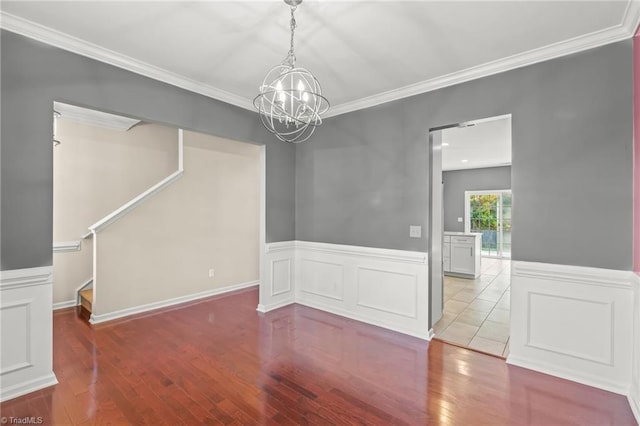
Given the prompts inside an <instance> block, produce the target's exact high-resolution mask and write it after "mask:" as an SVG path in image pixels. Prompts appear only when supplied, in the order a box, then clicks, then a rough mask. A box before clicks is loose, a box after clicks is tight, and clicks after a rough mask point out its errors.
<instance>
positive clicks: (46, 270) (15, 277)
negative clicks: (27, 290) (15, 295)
mask: <svg viewBox="0 0 640 426" xmlns="http://www.w3.org/2000/svg"><path fill="white" fill-rule="evenodd" d="M52 280H53V267H52V266H41V267H37V268H25V269H11V270H7V271H0V289H2V290H7V289H16V288H22V287H31V286H39V285H50V284H51V283H52Z"/></svg>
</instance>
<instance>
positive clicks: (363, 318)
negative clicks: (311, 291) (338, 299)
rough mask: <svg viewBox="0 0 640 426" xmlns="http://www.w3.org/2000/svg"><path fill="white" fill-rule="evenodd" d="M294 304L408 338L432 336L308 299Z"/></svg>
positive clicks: (428, 338)
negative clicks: (407, 336)
mask: <svg viewBox="0 0 640 426" xmlns="http://www.w3.org/2000/svg"><path fill="white" fill-rule="evenodd" d="M295 303H297V304H299V305H304V306H307V307H309V308H314V309H319V310H321V311H325V312H329V313H331V314H334V315H339V316H341V317H345V318H349V319H352V320H356V321H359V322H363V323H366V324H371V325H375V326H377V327H381V328H385V329H387V330H391V331H395V332H397V333H401V334H406V335H409V336H413V337H417V338H419V339H423V340H431V338H432V337H433V334H432V333H429V332H427V333H422V332H419V331H414V330H409V329H407V328H406V327H402V326H396V325H393V324H389V323H388V322H384V321H379V320H378V319H376V318H375V317H373V316H369V315H366V314H364V313H354V312H352V311H349V310H346V309H340V308H336V307H335V306H331V305H328V304H324V303H322V302H319V301H317V300H313V301H312V300H308V299H305V300H299V299H296V301H295Z"/></svg>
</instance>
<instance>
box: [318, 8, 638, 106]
mask: <svg viewBox="0 0 640 426" xmlns="http://www.w3.org/2000/svg"><path fill="white" fill-rule="evenodd" d="M639 21H640V2H638V1H636V0H631V1H630V2H629V3H628V5H627V9H626V10H625V14H624V16H623V19H622V23H621V24H619V25H614V26H612V27H609V28H606V29H603V30H599V31H594V32H592V33H589V34H584V35H581V36H578V37H574V38H571V39H568V40H564V41H560V42H557V43H552V44H549V45H547V46H543V47H539V48H537V49H532V50H529V51H527V52H522V53H518V54H515V55H512V56H507V57H505V58H501V59H497V60H495V61H490V62H487V63H484V64H481V65H477V66H474V67H470V68H467V69H464V70H460V71H455V72H452V73H450V74H446V75H442V76H439V77H436V78H432V79H430V80H424V81H421V82H418V83H415V84H410V85H408V86H405V87H401V88H399V89H394V90H389V91H387V92H383V93H378V94H375V95H372V96H368V97H365V98H362V99H358V100H355V101H352V102H345V103H343V104H340V105H336V106H334V107H332V108H331V109H330V110H329V111H328V112H327V114H325V118H329V117H334V116H336V115H341V114H346V113H348V112H352V111H357V110H360V109H365V108H370V107H373V106H376V105H380V104H384V103H387V102H391V101H396V100H399V99H403V98H407V97H410V96H415V95H419V94H421V93H427V92H431V91H434V90H438V89H442V88H444V87H449V86H454V85H456V84H460V83H465V82H468V81H472V80H477V79H479V78H483V77H488V76H491V75H495V74H500V73H502V72H505V71H509V70H513V69H517V68H522V67H525V66H528V65H533V64H537V63H539V62H544V61H548V60H551V59H555V58H559V57H562V56H567V55H571V54H574V53H578V52H582V51H585V50H588V49H592V48H595V47H599V46H603V45H605V44H610V43H615V42H618V41H622V40H626V39H629V38H631V37H633V36H634V35H635V32H636V28H637V27H638V22H639Z"/></svg>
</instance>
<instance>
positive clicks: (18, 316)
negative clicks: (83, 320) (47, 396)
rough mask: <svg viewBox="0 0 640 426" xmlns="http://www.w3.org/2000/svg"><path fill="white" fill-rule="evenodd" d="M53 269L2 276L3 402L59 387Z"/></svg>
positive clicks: (0, 363)
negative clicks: (53, 311) (55, 364)
mask: <svg viewBox="0 0 640 426" xmlns="http://www.w3.org/2000/svg"><path fill="white" fill-rule="evenodd" d="M52 284H53V268H52V267H51V266H44V267H37V268H27V269H13V270H7V271H2V272H0V318H1V321H0V323H1V324H2V332H1V333H0V339H1V345H0V346H1V349H0V350H1V357H0V381H1V382H2V388H1V389H0V401H6V400H8V399H12V398H16V397H18V396H21V395H25V394H27V393H31V392H34V391H37V390H39V389H42V388H45V387H48V386H52V385H55V384H56V383H58V381H57V380H56V376H55V374H54V373H53V335H52V333H53V332H52V330H53V325H52V324H53V317H52V299H53V295H52Z"/></svg>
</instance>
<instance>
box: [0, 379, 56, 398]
mask: <svg viewBox="0 0 640 426" xmlns="http://www.w3.org/2000/svg"><path fill="white" fill-rule="evenodd" d="M57 384H58V380H57V379H56V376H55V374H53V373H49V374H46V375H44V376H42V377H39V378H37V379H33V380H29V381H28V382H24V383H19V384H17V385H14V386H10V387H8V388H5V387H4V386H3V387H2V390H1V391H0V392H1V393H0V402H4V401H7V400H9V399H13V398H17V397H19V396H22V395H26V394H28V393H31V392H35V391H38V390H40V389H44V388H48V387H49V386H53V385H57Z"/></svg>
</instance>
